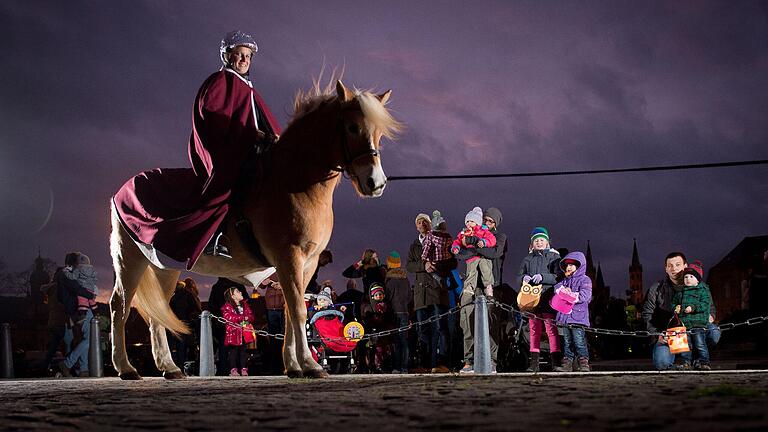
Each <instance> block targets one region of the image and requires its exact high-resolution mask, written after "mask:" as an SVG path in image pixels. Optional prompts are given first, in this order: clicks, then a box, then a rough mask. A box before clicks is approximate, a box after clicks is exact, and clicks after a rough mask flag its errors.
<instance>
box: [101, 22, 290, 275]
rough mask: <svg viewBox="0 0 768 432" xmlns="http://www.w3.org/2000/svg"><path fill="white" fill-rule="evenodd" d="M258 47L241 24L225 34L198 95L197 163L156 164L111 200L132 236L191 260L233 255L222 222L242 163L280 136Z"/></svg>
mask: <svg viewBox="0 0 768 432" xmlns="http://www.w3.org/2000/svg"><path fill="white" fill-rule="evenodd" d="M257 50H258V47H257V45H256V42H255V41H254V40H253V38H252V37H251V36H249V35H247V34H245V33H243V32H241V31H233V32H230V33H228V34H227V35H226V36H225V37H224V39H223V40H222V41H221V48H220V56H221V61H222V63H223V66H222V68H221V69H220V70H219V71H218V72H216V73H214V74H212V75H211V76H209V77H208V79H206V80H205V82H204V83H203V85H202V86H201V87H200V90H199V91H198V92H197V97H196V98H195V105H194V106H193V112H192V134H191V136H190V138H189V159H190V162H191V164H192V169H188V168H187V169H164V168H163V169H154V170H151V171H145V172H143V173H141V174H139V175H137V176H135V177H133V178H132V179H130V180H129V181H128V182H126V183H125V184H124V185H123V186H122V187H121V188H120V190H119V191H118V192H117V194H115V196H114V205H115V208H116V209H117V212H118V214H119V216H120V219H121V220H122V223H123V225H124V226H125V227H126V229H127V230H128V232H129V233H130V234H131V236H132V237H133V239H134V240H135V241H137V242H138V243H140V244H143V245H145V246H148V247H151V248H154V249H155V250H157V251H158V252H161V253H162V254H164V255H166V256H168V257H170V258H172V259H173V260H175V261H180V262H186V265H187V269H190V268H192V266H193V265H194V263H195V262H196V261H197V258H198V257H199V256H200V254H201V253H205V254H208V255H214V256H218V257H222V258H231V256H230V253H229V249H228V248H227V246H226V237H225V236H224V235H223V231H222V228H221V227H223V226H224V221H225V218H226V217H227V215H228V213H230V208H231V207H232V204H233V202H232V201H233V199H232V198H233V190H234V189H235V185H236V183H237V181H238V179H239V178H240V177H241V171H242V168H243V164H244V162H245V161H246V160H248V158H249V156H251V155H258V154H259V153H261V152H262V151H264V150H265V149H266V148H267V147H268V146H269V145H271V144H272V143H274V142H275V141H276V140H277V137H278V136H279V134H280V126H279V125H278V123H277V121H276V120H275V118H274V116H273V115H272V113H271V112H270V111H269V109H268V108H267V106H266V104H265V103H264V100H263V99H262V98H261V96H260V95H259V93H258V92H257V91H256V90H255V89H254V88H253V85H252V84H251V80H250V78H249V75H248V72H249V70H250V66H251V58H252V57H253V54H254V53H256V51H257Z"/></svg>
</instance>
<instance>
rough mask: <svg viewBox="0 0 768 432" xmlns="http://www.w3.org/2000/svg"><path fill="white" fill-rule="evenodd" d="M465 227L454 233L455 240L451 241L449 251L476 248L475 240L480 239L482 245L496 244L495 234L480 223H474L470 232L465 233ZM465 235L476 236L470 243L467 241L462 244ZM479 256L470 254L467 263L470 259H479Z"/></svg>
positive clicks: (492, 245) (490, 245)
mask: <svg viewBox="0 0 768 432" xmlns="http://www.w3.org/2000/svg"><path fill="white" fill-rule="evenodd" d="M467 231H468V230H467V229H463V230H461V231H459V233H458V234H457V235H456V240H454V241H453V244H452V245H451V251H452V252H454V253H458V251H460V250H461V249H477V246H476V245H477V242H478V241H480V240H482V241H483V243H485V244H484V245H483V247H494V246H496V236H494V235H493V233H492V232H490V231H489V230H488V228H485V227H484V226H481V225H475V227H474V228H472V232H471V233H467ZM467 237H476V238H477V239H476V241H475V239H473V241H472V242H471V243H467V245H466V246H464V239H465V238H467ZM479 259H480V257H479V256H477V255H472V256H470V257H469V258H467V263H471V262H472V261H477V260H479Z"/></svg>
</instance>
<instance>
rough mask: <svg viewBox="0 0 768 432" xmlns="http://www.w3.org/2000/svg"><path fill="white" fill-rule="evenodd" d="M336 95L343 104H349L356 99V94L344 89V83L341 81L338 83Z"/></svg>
mask: <svg viewBox="0 0 768 432" xmlns="http://www.w3.org/2000/svg"><path fill="white" fill-rule="evenodd" d="M336 95H337V96H338V97H339V100H340V101H342V102H349V101H351V100H352V99H354V98H355V94H354V93H352V92H351V91H349V89H348V88H346V87H344V83H342V82H341V80H337V81H336Z"/></svg>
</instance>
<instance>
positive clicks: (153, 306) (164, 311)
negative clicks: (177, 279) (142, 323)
mask: <svg viewBox="0 0 768 432" xmlns="http://www.w3.org/2000/svg"><path fill="white" fill-rule="evenodd" d="M155 271H156V270H155V267H154V266H152V265H150V266H149V267H148V268H147V270H146V271H145V272H144V274H143V275H142V276H141V279H140V280H139V286H138V288H137V289H136V297H135V300H136V307H137V309H138V310H139V313H140V314H141V316H143V317H144V319H146V320H147V321H149V319H150V318H151V319H152V320H153V321H155V322H157V323H158V324H160V325H161V326H163V327H165V328H166V329H167V330H169V331H170V332H171V333H173V334H175V335H179V334H189V333H190V331H189V327H187V325H186V324H184V323H183V322H181V321H180V320H179V319H178V318H176V315H175V314H174V313H173V311H172V310H171V307H170V305H169V300H170V299H168V298H166V296H165V294H164V292H165V290H164V287H162V286H161V285H160V280H159V279H158V278H157V274H156V273H155Z"/></svg>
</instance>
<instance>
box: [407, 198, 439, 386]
mask: <svg viewBox="0 0 768 432" xmlns="http://www.w3.org/2000/svg"><path fill="white" fill-rule="evenodd" d="M431 229H432V222H431V219H430V217H429V216H427V215H426V214H425V213H420V214H419V215H418V216H416V230H417V231H418V233H419V235H418V237H417V238H416V239H415V240H414V241H413V243H411V246H410V248H409V250H408V263H407V264H406V270H408V273H413V275H414V278H415V280H416V281H415V285H414V286H413V309H414V310H415V311H416V320H417V321H419V322H420V321H424V320H426V319H428V318H430V317H432V316H435V315H439V314H440V313H441V311H443V310H446V309H447V307H448V289H447V288H446V287H444V286H441V285H440V282H438V281H437V280H435V278H433V277H432V275H431V274H430V273H431V272H434V268H427V267H426V266H429V263H427V264H426V265H425V264H424V262H423V261H422V260H421V253H422V250H423V248H422V242H423V241H424V238H425V237H426V235H427V233H429V231H430V230H431ZM445 327H446V326H445V324H444V323H443V322H442V320H438V321H435V322H433V323H432V324H431V325H430V326H429V328H427V327H426V326H419V341H420V343H421V344H422V345H426V346H428V347H429V348H428V350H427V352H428V353H429V356H430V359H429V362H430V367H431V368H432V370H433V371H435V372H442V371H446V372H447V371H448V369H447V368H446V367H438V360H439V359H438V353H448V352H449V349H448V338H447V335H446V332H445V331H446V328H445ZM422 352H424V351H423V350H422Z"/></svg>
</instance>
